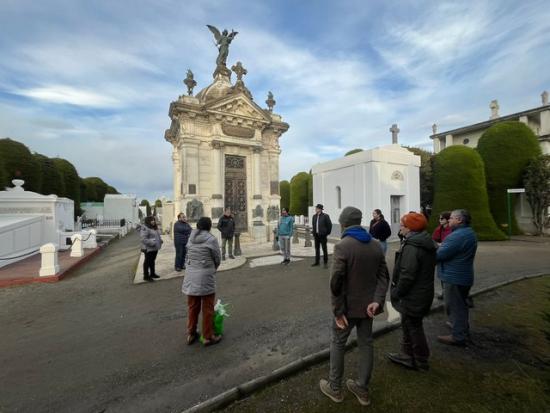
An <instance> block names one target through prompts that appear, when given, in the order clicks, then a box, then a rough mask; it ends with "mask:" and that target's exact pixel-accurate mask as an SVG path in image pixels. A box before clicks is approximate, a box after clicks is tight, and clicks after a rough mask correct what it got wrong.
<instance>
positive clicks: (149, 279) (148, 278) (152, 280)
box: [143, 277, 155, 283]
mask: <svg viewBox="0 0 550 413" xmlns="http://www.w3.org/2000/svg"><path fill="white" fill-rule="evenodd" d="M143 280H144V281H147V282H150V283H152V282H154V281H155V280H154V279H153V278H152V277H143Z"/></svg>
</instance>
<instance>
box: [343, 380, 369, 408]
mask: <svg viewBox="0 0 550 413" xmlns="http://www.w3.org/2000/svg"><path fill="white" fill-rule="evenodd" d="M346 386H347V387H348V390H349V391H350V392H352V393H353V394H354V395H355V397H357V401H358V402H359V404H360V405H361V406H368V405H369V404H370V399H369V391H368V390H367V389H364V388H362V387H361V386H359V385H358V384H357V382H356V381H355V380H351V379H348V380H346Z"/></svg>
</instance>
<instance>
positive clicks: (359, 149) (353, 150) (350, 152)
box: [344, 148, 363, 156]
mask: <svg viewBox="0 0 550 413" xmlns="http://www.w3.org/2000/svg"><path fill="white" fill-rule="evenodd" d="M357 152H363V149H361V148H356V149H352V150H351V151H347V152H346V154H345V155H344V156H349V155H353V154H354V153H357Z"/></svg>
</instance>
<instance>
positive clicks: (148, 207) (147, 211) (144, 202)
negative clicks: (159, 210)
mask: <svg viewBox="0 0 550 413" xmlns="http://www.w3.org/2000/svg"><path fill="white" fill-rule="evenodd" d="M139 205H140V206H144V207H145V215H147V216H148V217H149V216H151V205H149V201H147V200H146V199H142V200H141V202H140V203H139Z"/></svg>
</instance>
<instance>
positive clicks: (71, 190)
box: [52, 158, 81, 215]
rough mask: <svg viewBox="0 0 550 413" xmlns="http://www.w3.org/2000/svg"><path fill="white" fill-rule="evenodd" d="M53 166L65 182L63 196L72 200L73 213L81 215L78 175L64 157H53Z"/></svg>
mask: <svg viewBox="0 0 550 413" xmlns="http://www.w3.org/2000/svg"><path fill="white" fill-rule="evenodd" d="M52 160H53V162H54V164H55V167H56V168H57V169H58V170H59V171H60V172H61V175H62V176H63V182H64V183H65V192H64V193H63V195H61V196H63V197H66V198H69V199H72V200H73V201H74V213H75V215H81V210H80V177H79V176H78V172H77V171H76V169H75V167H74V166H73V164H72V163H70V162H69V161H68V160H66V159H62V158H53V159H52Z"/></svg>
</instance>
